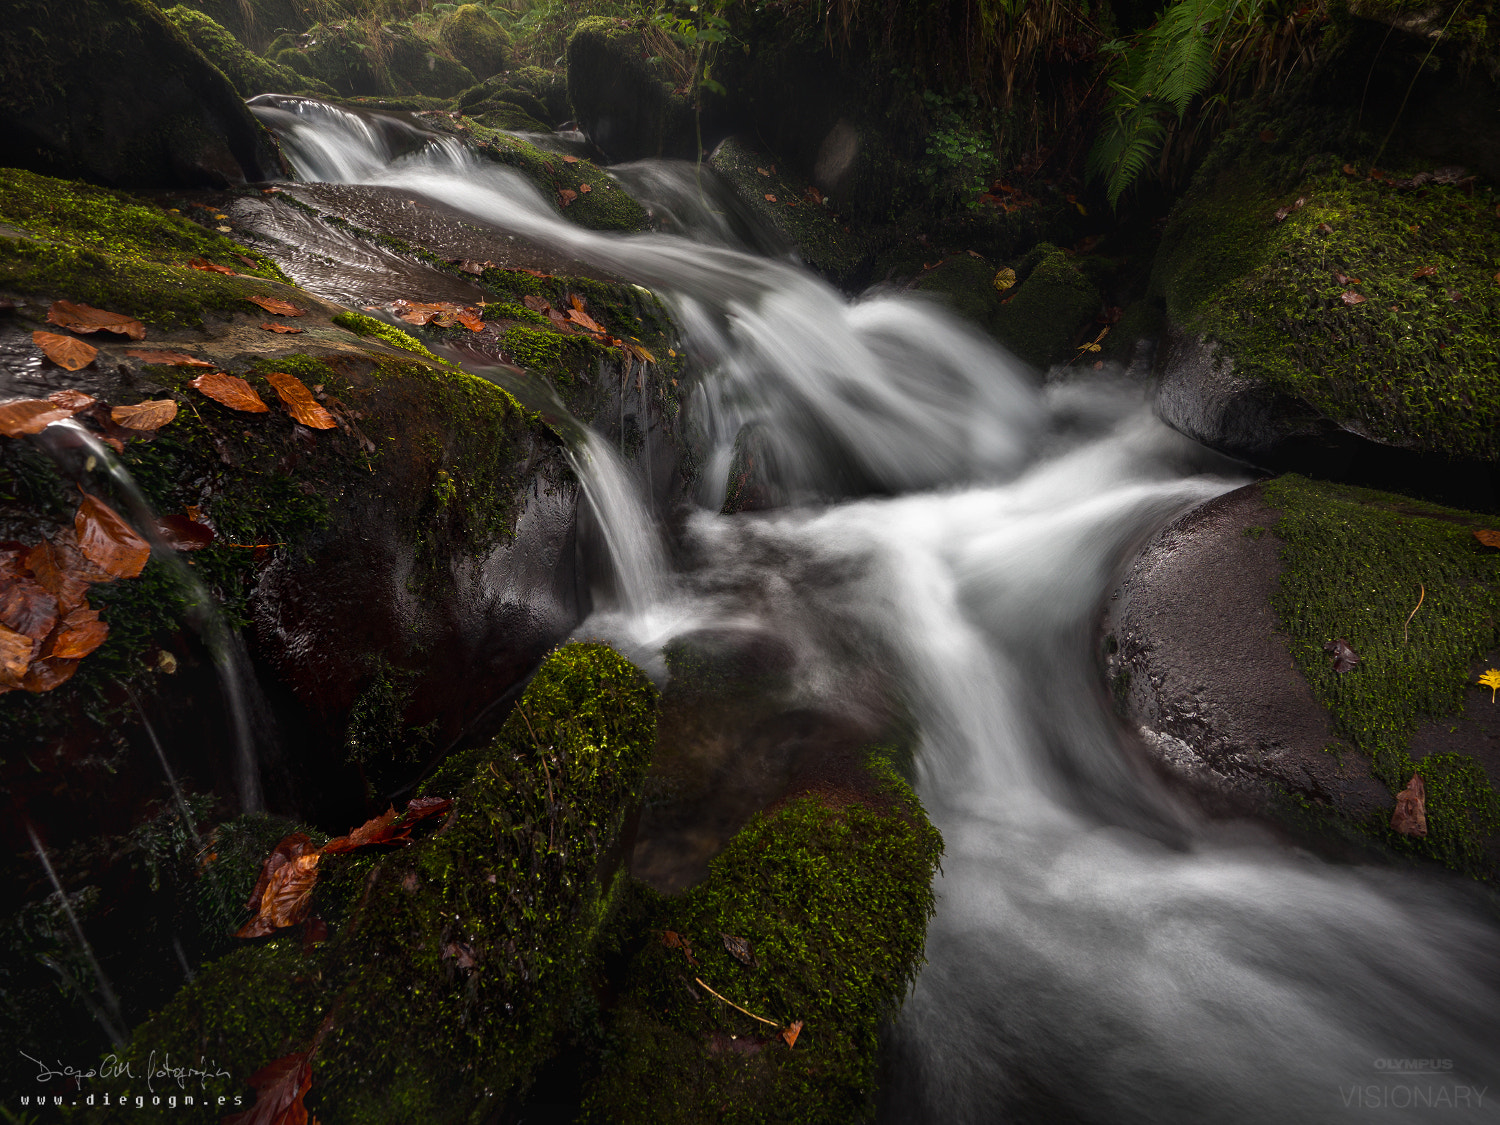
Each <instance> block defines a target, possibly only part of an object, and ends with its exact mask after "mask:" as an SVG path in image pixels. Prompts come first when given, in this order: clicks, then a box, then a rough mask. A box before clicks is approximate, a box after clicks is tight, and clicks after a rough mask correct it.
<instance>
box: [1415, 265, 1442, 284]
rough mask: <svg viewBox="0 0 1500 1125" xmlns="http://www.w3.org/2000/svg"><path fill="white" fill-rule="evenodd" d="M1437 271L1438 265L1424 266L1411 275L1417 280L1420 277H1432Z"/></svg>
mask: <svg viewBox="0 0 1500 1125" xmlns="http://www.w3.org/2000/svg"><path fill="white" fill-rule="evenodd" d="M1435 273H1437V266H1423V267H1422V268H1421V269H1419V270H1417V271H1416V272H1415V273H1413V274H1412V275H1411V279H1412V280H1413V281H1416V280H1417V279H1418V278H1419V277H1431V276H1432V275H1433V274H1435Z"/></svg>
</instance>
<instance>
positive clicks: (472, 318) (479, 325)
mask: <svg viewBox="0 0 1500 1125" xmlns="http://www.w3.org/2000/svg"><path fill="white" fill-rule="evenodd" d="M454 319H456V320H457V321H458V323H459V324H461V325H463V326H464V327H465V328H467V329H468V330H469V331H470V332H483V331H484V321H483V320H482V319H481V318H480V317H479V316H478V315H477V314H476V313H474V312H471V311H470V310H469V309H459V310H458V312H457V313H456V314H454Z"/></svg>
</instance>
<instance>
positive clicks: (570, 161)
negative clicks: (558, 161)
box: [562, 156, 578, 164]
mask: <svg viewBox="0 0 1500 1125" xmlns="http://www.w3.org/2000/svg"><path fill="white" fill-rule="evenodd" d="M562 161H563V163H564V164H577V163H578V157H576V156H565V157H563V158H562Z"/></svg>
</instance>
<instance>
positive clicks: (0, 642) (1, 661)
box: [0, 625, 33, 691]
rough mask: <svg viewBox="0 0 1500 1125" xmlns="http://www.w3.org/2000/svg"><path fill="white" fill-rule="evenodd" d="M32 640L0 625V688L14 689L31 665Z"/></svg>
mask: <svg viewBox="0 0 1500 1125" xmlns="http://www.w3.org/2000/svg"><path fill="white" fill-rule="evenodd" d="M32 643H33V642H32V640H31V638H30V637H28V636H26V634H24V633H18V632H16V631H15V630H14V629H12V628H10V627H9V626H6V625H0V688H3V689H4V690H5V691H15V690H16V689H17V688H19V687H20V686H21V681H22V680H23V679H24V678H25V676H26V669H27V668H29V667H30V666H31V649H32Z"/></svg>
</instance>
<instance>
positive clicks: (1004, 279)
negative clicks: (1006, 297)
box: [990, 266, 1016, 293]
mask: <svg viewBox="0 0 1500 1125" xmlns="http://www.w3.org/2000/svg"><path fill="white" fill-rule="evenodd" d="M1015 283H1016V271H1015V270H1013V269H1011V268H1010V267H1009V266H1006V267H1005V269H1003V270H1001V271H1000V272H999V273H997V274H996V275H995V280H993V281H992V282H990V284H991V285H993V286H994V287H995V288H996V289H998V290H999V291H1000V292H1002V293H1004V292H1005V291H1006V290H1007V289H1009V288H1010V287H1011V286H1012V285H1014V284H1015Z"/></svg>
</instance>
